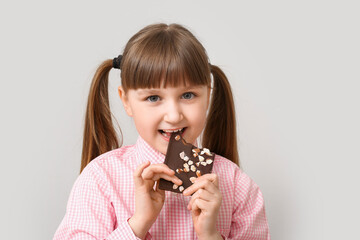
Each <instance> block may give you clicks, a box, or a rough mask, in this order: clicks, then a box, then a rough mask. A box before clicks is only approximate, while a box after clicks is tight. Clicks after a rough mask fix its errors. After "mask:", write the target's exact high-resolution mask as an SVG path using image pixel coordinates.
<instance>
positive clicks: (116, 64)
mask: <svg viewBox="0 0 360 240" xmlns="http://www.w3.org/2000/svg"><path fill="white" fill-rule="evenodd" d="M121 59H122V55H119V56H118V57H116V58H114V59H113V68H116V69H120V64H121Z"/></svg>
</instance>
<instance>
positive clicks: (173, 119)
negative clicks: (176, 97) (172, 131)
mask: <svg viewBox="0 0 360 240" xmlns="http://www.w3.org/2000/svg"><path fill="white" fill-rule="evenodd" d="M164 110H165V114H164V121H165V122H168V123H172V124H174V123H179V122H180V121H181V120H183V118H184V115H183V113H182V109H181V106H180V105H179V103H177V102H175V101H171V102H169V103H168V104H167V105H166V107H165V109H164Z"/></svg>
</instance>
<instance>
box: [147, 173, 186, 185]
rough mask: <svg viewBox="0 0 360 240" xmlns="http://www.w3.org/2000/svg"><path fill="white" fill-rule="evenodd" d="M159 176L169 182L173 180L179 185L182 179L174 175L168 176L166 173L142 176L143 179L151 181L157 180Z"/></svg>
mask: <svg viewBox="0 0 360 240" xmlns="http://www.w3.org/2000/svg"><path fill="white" fill-rule="evenodd" d="M160 178H163V179H165V180H168V181H170V182H173V183H175V184H176V185H179V186H180V185H181V184H182V181H181V180H180V179H179V178H178V177H176V176H169V175H166V174H163V173H161V174H155V175H154V176H153V177H152V178H144V180H152V181H159V180H160Z"/></svg>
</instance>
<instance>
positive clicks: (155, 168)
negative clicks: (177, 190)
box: [141, 164, 182, 185]
mask: <svg viewBox="0 0 360 240" xmlns="http://www.w3.org/2000/svg"><path fill="white" fill-rule="evenodd" d="M141 176H142V178H143V179H145V180H153V181H158V180H159V179H160V178H163V179H166V180H168V181H170V182H173V183H175V184H176V185H181V184H182V181H181V180H180V179H179V178H178V177H176V176H175V172H174V171H173V170H171V169H170V168H169V167H168V166H166V165H165V164H153V165H150V166H149V167H148V168H146V169H145V170H144V171H143V173H142V175H141Z"/></svg>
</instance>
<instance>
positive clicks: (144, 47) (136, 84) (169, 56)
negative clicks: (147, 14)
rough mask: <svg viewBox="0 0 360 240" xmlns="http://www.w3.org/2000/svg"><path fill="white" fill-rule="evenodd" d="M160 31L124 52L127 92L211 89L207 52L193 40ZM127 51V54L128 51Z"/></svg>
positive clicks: (124, 86) (176, 33) (122, 71)
mask: <svg viewBox="0 0 360 240" xmlns="http://www.w3.org/2000/svg"><path fill="white" fill-rule="evenodd" d="M170 27H171V26H169V29H167V31H160V32H157V33H156V34H154V33H153V34H152V35H150V36H149V35H148V36H146V37H143V38H141V39H137V41H134V43H133V44H131V45H130V46H129V49H125V51H124V55H125V52H127V54H126V58H125V59H124V58H123V60H124V62H123V64H122V69H121V78H122V85H123V88H124V89H138V88H161V87H167V86H170V87H177V86H180V85H184V86H189V85H208V86H210V83H211V81H210V66H209V63H208V58H207V55H206V53H205V49H204V48H203V47H202V45H201V44H200V43H199V42H198V41H197V40H196V39H195V38H194V37H193V38H189V36H184V34H181V32H180V33H179V29H177V30H176V31H170ZM126 50H127V51H126Z"/></svg>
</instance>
